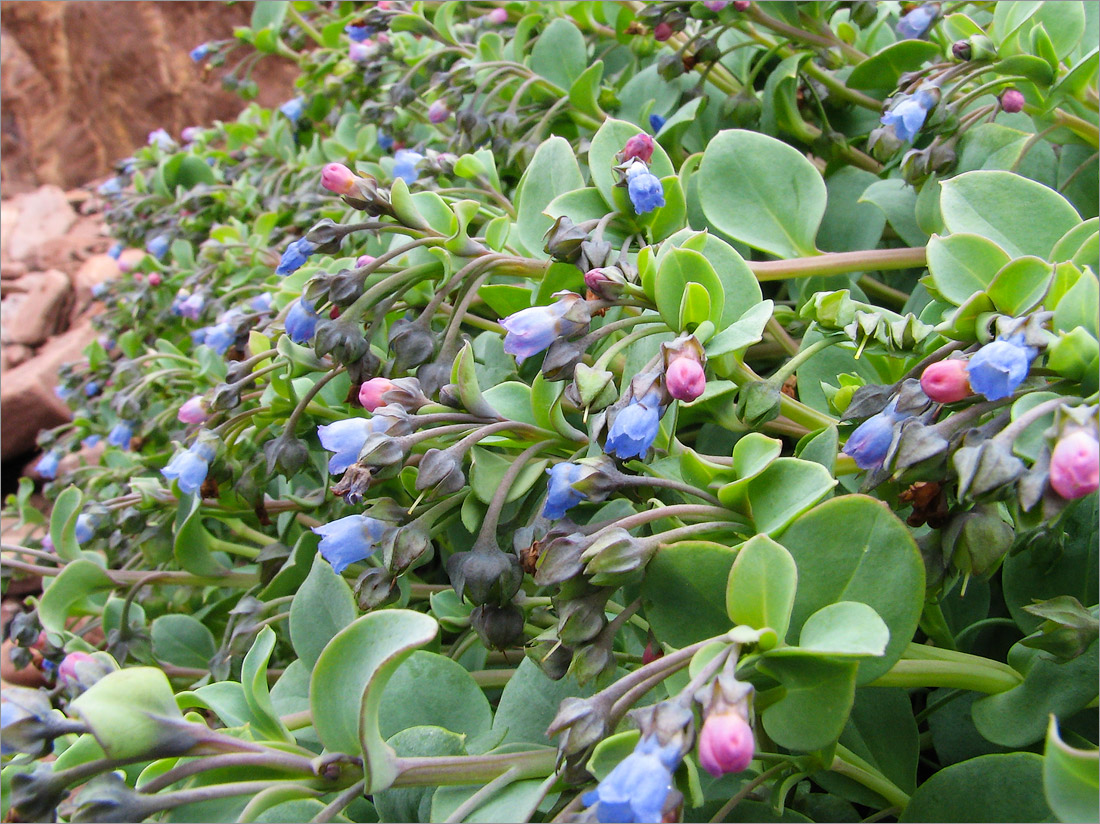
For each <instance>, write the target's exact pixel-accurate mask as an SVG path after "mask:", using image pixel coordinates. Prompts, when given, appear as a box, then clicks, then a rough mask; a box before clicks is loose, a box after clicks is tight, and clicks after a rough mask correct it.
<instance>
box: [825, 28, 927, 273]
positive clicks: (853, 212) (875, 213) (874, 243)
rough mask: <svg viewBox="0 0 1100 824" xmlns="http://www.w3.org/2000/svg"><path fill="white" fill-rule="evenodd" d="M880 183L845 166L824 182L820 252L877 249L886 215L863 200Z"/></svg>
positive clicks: (874, 205) (857, 170)
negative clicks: (870, 189) (825, 199)
mask: <svg viewBox="0 0 1100 824" xmlns="http://www.w3.org/2000/svg"><path fill="white" fill-rule="evenodd" d="M904 42H914V43H917V42H923V41H917V40H913V41H904ZM878 182H880V181H879V179H878V177H876V176H875V175H873V174H871V173H870V172H868V171H865V170H863V169H857V168H855V167H854V166H843V167H841V168H840V169H838V170H837V171H835V172H833V174H831V175H829V177H827V178H826V179H825V188H826V189H827V190H828V193H829V198H828V202H827V205H826V207H825V217H824V218H822V220H821V227H820V228H819V229H818V231H817V246H818V248H819V249H821V250H822V251H823V252H854V251H857V250H860V249H875V248H877V247H878V244H879V240H881V238H882V230H883V229H884V228H885V227H886V215H885V214H884V213H883V210H882V208H881V207H879V206H878V204H875V203H870V202H868V201H866V200H865V199H864V198H863V195H864V193H865V192H866V191H867V190H868V189H869V188H870V187H871V186H873V185H875V184H876V183H878Z"/></svg>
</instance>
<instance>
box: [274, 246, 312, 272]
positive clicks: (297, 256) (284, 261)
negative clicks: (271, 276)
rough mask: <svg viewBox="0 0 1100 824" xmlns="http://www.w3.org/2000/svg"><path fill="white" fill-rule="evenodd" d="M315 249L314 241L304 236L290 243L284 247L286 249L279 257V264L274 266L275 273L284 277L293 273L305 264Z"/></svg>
mask: <svg viewBox="0 0 1100 824" xmlns="http://www.w3.org/2000/svg"><path fill="white" fill-rule="evenodd" d="M315 251H317V246H316V244H314V243H311V242H310V241H308V240H306V239H305V238H304V237H303V238H299V239H298V240H296V241H294V242H293V243H291V244H290V245H289V246H287V247H286V251H285V252H283V256H282V257H281V258H279V265H278V266H276V267H275V274H277V275H281V276H282V277H286V276H287V275H290V274H293V273H294V272H297V271H298V270H299V269H301V268H302V267H303V266H305V263H306V261H307V260H309V256H310V255H312V254H313V253H314V252H315Z"/></svg>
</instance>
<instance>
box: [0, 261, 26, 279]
mask: <svg viewBox="0 0 1100 824" xmlns="http://www.w3.org/2000/svg"><path fill="white" fill-rule="evenodd" d="M25 274H27V264H25V263H21V262H20V261H18V260H5V261H4V263H3V266H0V278H2V279H4V280H15V279H16V278H21V277H23V275H25Z"/></svg>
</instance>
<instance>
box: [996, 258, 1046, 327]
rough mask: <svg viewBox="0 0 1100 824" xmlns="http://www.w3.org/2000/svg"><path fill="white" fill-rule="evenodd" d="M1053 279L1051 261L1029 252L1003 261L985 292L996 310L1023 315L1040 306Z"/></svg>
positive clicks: (1007, 313)
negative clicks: (1031, 254)
mask: <svg viewBox="0 0 1100 824" xmlns="http://www.w3.org/2000/svg"><path fill="white" fill-rule="evenodd" d="M1053 278H1054V266H1053V265H1052V264H1050V263H1047V262H1046V261H1045V260H1041V259H1040V258H1037V257H1031V256H1030V255H1029V256H1026V257H1020V258H1016V259H1015V260H1013V261H1011V262H1010V263H1007V264H1005V266H1004V268H1002V269H1001V270H1000V271H999V272H998V273H997V276H996V277H994V278H993V282H992V283H990V284H989V288H988V289H986V290H985V292H986V294H987V295H989V299H990V300H992V301H993V305H994V306H995V307H996V308H997V311H998V312H1004V313H1005V314H1006V315H1023V314H1024V313H1026V312H1027V311H1029V310H1030V309H1033V308H1035V307H1036V306H1038V305H1039V302H1040V301H1041V300H1042V299H1043V296H1044V295H1045V294H1046V292H1047V289H1048V288H1049V287H1050V282H1051V280H1053Z"/></svg>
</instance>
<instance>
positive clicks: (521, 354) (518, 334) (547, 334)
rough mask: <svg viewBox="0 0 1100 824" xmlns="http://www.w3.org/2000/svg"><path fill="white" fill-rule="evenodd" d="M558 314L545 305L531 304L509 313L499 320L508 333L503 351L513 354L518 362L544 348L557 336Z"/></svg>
mask: <svg viewBox="0 0 1100 824" xmlns="http://www.w3.org/2000/svg"><path fill="white" fill-rule="evenodd" d="M559 318H560V316H559V315H557V314H556V313H554V312H552V311H551V308H550V307H547V306H532V307H530V308H529V309H521V310H520V311H518V312H516V313H515V314H513V315H509V316H508V317H506V318H505V319H504V320H502V321H501V322H500V325H501V326H503V327H504V328H505V329H506V330H507V331H508V334H507V335H505V336H504V351H505V352H507V353H508V354H509V355H515V356H516V360H517V361H518V362H519V363H523V362H524V361H525V360H526V359H527V358H529V357H531V356H532V355H536V354H538V353H539V352H541V351H543V350H544V349H546V348H547V347H548V346H550V344H552V343H553V342H554V341H555V340H556V339H557V337H558V333H559V330H560V324H559Z"/></svg>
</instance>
